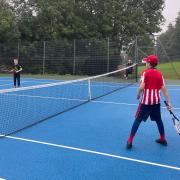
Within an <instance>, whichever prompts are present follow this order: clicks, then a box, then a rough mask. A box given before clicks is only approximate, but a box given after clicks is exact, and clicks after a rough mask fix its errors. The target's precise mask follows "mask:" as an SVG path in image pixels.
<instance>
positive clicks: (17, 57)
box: [17, 40, 20, 59]
mask: <svg viewBox="0 0 180 180" xmlns="http://www.w3.org/2000/svg"><path fill="white" fill-rule="evenodd" d="M19 48H20V47H19V40H18V49H17V51H18V52H17V58H18V59H19Z"/></svg>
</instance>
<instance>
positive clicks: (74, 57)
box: [73, 40, 76, 74]
mask: <svg viewBox="0 0 180 180" xmlns="http://www.w3.org/2000/svg"><path fill="white" fill-rule="evenodd" d="M73 47H74V50H73V51H74V54H73V74H75V73H76V40H74V44H73Z"/></svg>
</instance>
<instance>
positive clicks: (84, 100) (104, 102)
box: [3, 93, 180, 110]
mask: <svg viewBox="0 0 180 180" xmlns="http://www.w3.org/2000/svg"><path fill="white" fill-rule="evenodd" d="M3 95H5V96H20V97H28V98H40V99H54V100H68V101H82V102H86V101H88V99H74V98H73V99H70V98H63V97H59V98H58V97H48V96H47V97H46V96H31V95H21V94H14V93H10V94H3ZM90 102H92V103H102V104H114V105H125V106H139V104H132V103H121V102H113V101H97V100H92V101H90ZM161 108H163V109H166V107H165V106H161ZM172 109H175V110H180V108H177V107H173V108H172Z"/></svg>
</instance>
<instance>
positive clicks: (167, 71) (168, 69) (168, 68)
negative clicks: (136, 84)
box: [138, 61, 180, 79]
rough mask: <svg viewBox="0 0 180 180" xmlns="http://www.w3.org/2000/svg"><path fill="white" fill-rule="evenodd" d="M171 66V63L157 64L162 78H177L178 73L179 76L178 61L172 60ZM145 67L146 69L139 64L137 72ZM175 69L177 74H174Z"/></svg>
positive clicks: (179, 63) (179, 64)
mask: <svg viewBox="0 0 180 180" xmlns="http://www.w3.org/2000/svg"><path fill="white" fill-rule="evenodd" d="M173 66H174V67H173ZM173 66H172V64H171V63H163V64H159V65H158V66H157V69H159V70H160V71H161V72H162V73H163V75H164V78H166V79H178V75H179V76H180V61H179V62H178V61H176V62H173ZM174 68H175V69H174ZM145 69H146V67H145V65H144V66H139V67H138V74H140V73H141V72H142V71H143V70H145ZM175 70H176V72H177V74H178V75H177V74H176V72H175Z"/></svg>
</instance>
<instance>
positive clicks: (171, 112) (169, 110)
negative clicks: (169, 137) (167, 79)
mask: <svg viewBox="0 0 180 180" xmlns="http://www.w3.org/2000/svg"><path fill="white" fill-rule="evenodd" d="M164 104H165V105H166V107H168V103H167V102H166V101H164ZM168 111H169V112H170V113H171V114H172V111H171V110H168Z"/></svg>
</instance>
